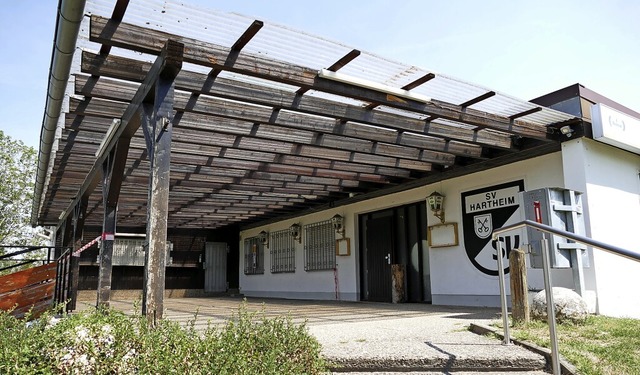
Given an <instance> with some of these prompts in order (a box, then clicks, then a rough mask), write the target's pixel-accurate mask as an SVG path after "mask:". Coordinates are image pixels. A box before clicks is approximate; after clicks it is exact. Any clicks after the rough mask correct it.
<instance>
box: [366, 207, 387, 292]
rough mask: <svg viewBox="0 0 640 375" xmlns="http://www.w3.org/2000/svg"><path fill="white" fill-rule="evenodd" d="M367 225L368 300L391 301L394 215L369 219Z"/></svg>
mask: <svg viewBox="0 0 640 375" xmlns="http://www.w3.org/2000/svg"><path fill="white" fill-rule="evenodd" d="M366 225H367V238H366V243H367V285H368V289H369V290H368V292H369V293H368V295H369V298H368V300H369V301H376V302H391V263H393V256H394V246H393V243H394V240H393V238H394V237H393V216H392V215H390V216H385V217H378V218H372V219H369V220H367V223H366ZM390 257H391V259H389V258H390Z"/></svg>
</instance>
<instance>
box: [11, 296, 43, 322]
mask: <svg viewBox="0 0 640 375" xmlns="http://www.w3.org/2000/svg"><path fill="white" fill-rule="evenodd" d="M52 306H53V298H47V299H44V300H41V301H38V302H36V303H34V304H33V305H30V306H23V307H18V308H17V309H15V310H13V313H12V315H13V316H15V317H16V318H23V317H24V316H25V315H26V314H27V313H29V314H30V317H31V318H32V319H35V318H38V317H39V316H40V315H42V313H44V312H45V311H47V310H48V309H50V308H51V307H52Z"/></svg>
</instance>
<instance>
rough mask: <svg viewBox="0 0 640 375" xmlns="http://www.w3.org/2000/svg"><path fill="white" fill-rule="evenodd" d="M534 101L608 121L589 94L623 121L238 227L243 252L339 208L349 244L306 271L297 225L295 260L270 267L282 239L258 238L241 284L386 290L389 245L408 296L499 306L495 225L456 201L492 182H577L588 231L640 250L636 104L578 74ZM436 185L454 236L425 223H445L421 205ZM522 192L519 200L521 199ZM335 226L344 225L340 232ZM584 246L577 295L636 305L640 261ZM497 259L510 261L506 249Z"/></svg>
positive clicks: (604, 305)
mask: <svg viewBox="0 0 640 375" xmlns="http://www.w3.org/2000/svg"><path fill="white" fill-rule="evenodd" d="M553 101H555V102H553ZM534 102H536V103H540V104H545V105H548V106H550V107H552V108H554V107H559V108H561V109H563V110H566V111H567V112H569V113H571V114H574V115H577V116H580V117H582V118H583V119H584V120H585V127H586V129H585V133H587V134H592V133H596V132H597V130H593V128H594V127H595V126H605V127H606V126H608V124H607V123H605V124H604V125H591V123H594V122H596V121H598V120H595V119H592V116H591V108H592V105H593V104H603V105H605V106H610V107H613V108H615V109H608V108H609V107H602V108H605V109H604V111H608V112H606V113H604V114H602V115H601V116H602V117H603V120H604V121H607V122H608V121H619V123H620V124H623V123H624V127H623V128H621V129H619V130H618V132H617V133H615V132H614V133H611V132H609V133H608V134H607V136H606V137H605V138H600V139H599V140H597V139H594V137H593V136H581V137H576V138H573V139H569V140H567V141H565V142H562V147H561V150H560V151H557V152H553V153H549V154H546V155H542V156H538V157H532V158H530V159H528V160H524V161H519V162H515V163H512V164H508V165H504V166H499V167H496V168H492V169H489V170H486V171H482V172H477V173H473V174H469V175H465V176H461V177H456V178H451V179H447V180H443V181H440V182H438V183H435V184H425V185H424V186H419V187H415V188H411V189H407V190H405V191H402V192H398V193H394V194H387V195H384V196H380V197H375V198H371V199H366V200H363V201H360V202H357V203H352V204H348V205H344V206H340V207H336V208H331V209H327V210H324V211H320V212H316V213H313V214H309V215H304V216H300V217H296V218H293V219H288V220H283V221H276V222H273V223H270V224H268V225H263V226H258V227H255V228H252V229H250V230H245V231H242V232H241V245H240V248H241V249H243V248H244V249H245V253H246V252H247V251H250V249H249V248H248V247H247V243H248V242H247V241H248V239H250V238H251V237H254V236H258V235H259V233H260V232H261V231H264V232H268V233H272V234H273V233H274V232H277V231H281V230H284V231H288V228H289V227H290V226H291V225H292V224H299V225H301V226H302V227H304V226H305V225H309V224H315V223H319V222H326V221H327V220H329V219H330V218H332V217H333V216H334V215H335V214H339V215H341V216H343V217H344V227H345V232H344V238H345V239H348V240H349V245H350V253H349V254H348V255H339V256H337V257H336V258H335V270H334V269H333V267H332V266H331V265H330V264H329V265H328V266H327V268H328V269H327V270H323V271H306V270H305V268H308V267H309V265H308V263H307V261H306V260H305V254H307V253H310V252H314V251H315V250H312V249H307V248H306V247H305V244H306V243H305V238H304V236H303V240H302V241H301V242H291V243H292V244H293V245H294V247H295V272H277V271H276V272H274V271H270V270H271V268H272V267H276V266H277V264H280V262H278V261H277V260H275V259H274V258H273V257H272V255H271V254H274V252H277V251H283V249H286V246H283V244H282V243H278V244H274V243H271V244H270V245H269V247H268V248H266V249H265V250H263V251H264V264H263V265H261V267H264V273H262V274H253V273H252V270H251V267H247V259H249V260H251V259H252V258H251V257H250V256H248V257H247V256H245V257H244V259H243V258H241V275H240V288H241V291H242V293H244V294H245V295H247V296H264V297H282V298H303V299H342V300H352V301H358V300H371V301H387V302H389V301H391V290H392V286H391V283H392V278H391V276H390V274H391V271H390V268H391V266H390V265H389V261H388V260H387V256H388V255H387V254H390V255H391V263H399V264H404V265H405V266H406V277H405V283H406V284H405V285H406V289H407V290H406V292H407V295H406V300H407V301H411V302H432V303H433V304H438V305H471V306H498V305H499V287H498V279H497V276H496V273H497V262H496V259H495V258H492V257H491V256H490V255H494V254H496V251H495V249H493V248H491V237H490V236H488V237H486V238H487V239H486V240H485V242H482V241H480V242H481V244H476V243H475V242H477V241H478V238H477V237H476V238H475V239H474V238H473V236H474V233H473V228H471V225H469V221H465V220H464V217H463V216H464V215H463V212H465V213H466V212H467V211H469V210H468V208H466V207H464V206H463V199H464V198H466V199H467V202H468V200H473V199H474V197H475V199H476V200H477V199H480V200H483V199H485V198H484V195H485V194H486V193H487V192H489V193H491V192H493V193H496V192H497V193H498V197H500V196H501V195H502V196H514V197H516V199H517V197H518V195H517V194H513V192H514V191H516V192H517V191H522V190H534V189H538V188H544V187H560V188H565V189H570V190H575V191H577V192H581V193H583V195H582V197H583V202H582V203H583V212H584V218H585V229H586V233H585V234H586V235H587V236H588V237H591V238H594V239H596V240H599V241H602V242H605V243H608V244H612V245H615V246H618V247H622V248H625V249H630V250H637V251H638V252H639V253H640V240H638V238H637V236H636V232H637V231H638V224H639V223H640V155H639V153H638V151H639V148H640V120H638V118H640V115H639V114H638V113H636V112H634V111H632V110H629V109H627V108H625V107H623V106H620V105H619V104H617V103H615V102H612V101H610V100H608V99H606V98H604V97H602V96H600V95H598V94H596V93H594V92H592V91H590V90H588V89H586V88H584V87H583V86H581V85H573V86H570V87H567V88H565V89H563V90H559V91H557V92H555V93H551V94H548V95H545V96H544V97H541V98H538V99H536V100H534ZM583 111H584V112H583ZM611 116H618V120H610V118H611ZM606 131H607V130H606V129H605V132H606ZM616 142H617V143H616ZM608 143H609V144H608ZM611 143H614V144H616V145H617V146H618V147H616V146H613V145H611ZM434 191H437V192H439V193H441V194H443V195H445V196H446V198H445V203H444V211H445V214H446V223H451V224H455V228H454V226H453V225H452V226H451V228H453V229H454V230H455V231H456V232H455V237H457V244H454V243H453V242H452V243H451V244H450V245H447V246H430V244H429V234H428V231H427V227H430V226H433V225H436V224H440V220H439V219H438V218H436V217H435V216H433V213H432V212H429V210H428V208H427V205H426V198H427V196H429V195H430V194H431V193H432V192H434ZM463 197H464V198H463ZM478 197H480V198H478ZM486 199H489V198H488V197H487V198H486ZM491 199H493V198H491ZM511 203H512V202H511ZM511 203H510V202H507V201H504V202H499V203H497V206H498V207H507V212H506V215H507V216H508V217H507V218H505V219H506V220H508V221H507V222H504V223H506V224H512V223H514V222H517V221H520V220H524V219H525V217H524V216H523V213H522V212H521V211H520V210H516V209H511V210H510V209H509V208H508V207H509V206H514V205H513V204H511ZM520 204H521V202H519V201H518V202H517V203H516V205H520ZM485 207H486V206H485ZM512 208H513V207H512ZM503 209H504V208H503ZM498 210H499V209H498ZM480 211H482V210H481V209H480V207H479V211H478V212H480ZM502 215H503V216H504V215H505V213H504V212H503V213H502ZM509 215H510V216H509ZM494 216H495V210H494ZM493 220H494V221H493V228H494V229H496V228H499V227H500V226H502V224H500V223H496V219H495V218H494V219H493ZM503 220H504V219H503ZM328 225H330V224H328ZM487 225H491V223H487ZM370 228H374V229H373V230H371V229H370ZM443 229H445V230H446V228H443ZM443 233H444V232H443ZM443 235H444V237H445V238H446V241H448V240H450V239H451V237H450V234H443ZM336 238H337V239H340V238H342V236H341V235H340V234H336ZM446 241H445V242H446ZM439 245H442V244H439ZM474 245H475V248H474ZM521 245H524V244H521ZM481 246H483V248H480V247H481ZM514 246H517V244H516V241H515V240H513V243H512V244H510V245H509V244H507V246H506V247H511V248H513V247H514ZM331 251H333V250H328V252H331ZM245 255H246V254H245ZM587 256H588V261H587V262H585V267H584V269H583V275H584V287H585V289H586V290H585V293H584V298H585V299H586V300H587V302H588V303H589V305H590V307H591V309H592V310H593V311H596V312H598V313H600V314H605V315H611V316H631V317H636V318H638V317H640V303H639V302H638V301H640V290H639V289H638V288H637V287H636V283H635V282H634V280H638V277H639V276H638V275H640V263H639V262H633V261H631V260H629V259H626V258H623V257H620V256H617V255H612V254H610V253H607V252H604V251H602V250H598V249H592V248H588V250H587ZM504 262H505V263H504V264H505V267H508V258H507V257H506V253H505V257H504ZM274 263H275V264H274ZM246 268H248V269H246ZM243 269H244V270H245V272H242V270H243ZM552 280H553V285H554V286H563V287H567V288H571V289H575V285H574V279H573V273H572V269H571V268H557V269H554V270H553V271H552ZM528 281H529V287H530V289H536V290H541V289H543V288H544V285H543V279H542V270H541V269H539V268H531V264H529V268H528ZM508 285H509V283H507V288H508Z"/></svg>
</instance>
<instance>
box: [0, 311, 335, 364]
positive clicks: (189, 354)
mask: <svg viewBox="0 0 640 375" xmlns="http://www.w3.org/2000/svg"><path fill="white" fill-rule="evenodd" d="M55 321H56V320H55V319H53V320H52V314H51V313H48V314H44V315H43V316H42V317H41V318H40V319H38V320H36V321H33V322H30V323H27V322H26V320H23V319H15V318H13V317H12V316H10V315H9V314H7V313H6V312H0V332H2V335H0V373H2V374H5V373H6V374H318V373H322V372H324V371H325V363H324V362H323V360H322V359H321V357H320V345H319V344H318V342H317V341H316V340H315V339H314V338H313V337H312V336H310V335H309V333H308V332H307V329H306V327H305V326H304V325H295V324H293V323H292V322H291V319H290V318H288V317H277V318H266V317H265V315H264V313H249V312H247V310H246V308H245V306H244V305H242V306H241V307H240V309H239V311H238V314H237V315H235V316H234V318H233V319H232V320H230V321H229V322H228V323H227V324H226V325H224V326H211V325H209V326H208V327H207V328H206V329H205V331H204V332H197V331H196V329H195V328H194V324H193V322H192V323H191V324H188V325H187V327H182V326H180V325H179V324H178V323H176V322H171V321H166V320H164V321H160V322H159V323H158V324H157V325H156V326H155V327H154V326H152V325H150V324H149V323H147V320H146V318H145V317H143V316H139V315H138V316H126V315H125V314H123V313H121V312H118V311H114V310H104V311H87V312H81V313H77V314H71V315H66V316H64V317H63V318H62V319H59V321H57V323H55ZM54 323H55V324H54Z"/></svg>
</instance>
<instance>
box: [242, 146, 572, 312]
mask: <svg viewBox="0 0 640 375" xmlns="http://www.w3.org/2000/svg"><path fill="white" fill-rule="evenodd" d="M562 161H563V160H562V155H561V153H560V152H557V153H554V154H550V155H545V156H542V157H538V158H534V159H531V160H527V161H523V162H519V163H515V164H512V165H507V166H502V167H498V168H494V169H492V170H488V171H484V172H480V173H475V174H471V175H468V176H464V177H459V178H455V179H451V180H447V181H443V182H441V183H437V184H433V185H429V186H424V187H420V188H416V189H412V190H409V191H405V192H401V193H397V194H392V195H389V196H385V197H380V198H375V199H371V200H368V201H364V202H359V203H355V204H352V205H349V206H345V207H338V208H336V209H332V210H327V211H324V212H321V213H316V214H312V215H307V216H302V217H300V218H297V219H296V220H288V221H284V222H279V223H277V224H273V225H269V226H265V227H261V228H255V229H252V230H248V231H244V232H242V233H241V243H240V245H241V247H240V248H241V252H242V249H243V246H242V239H244V238H247V237H251V236H255V235H256V234H257V233H258V232H260V231H261V230H266V231H268V232H270V231H276V230H281V229H285V228H288V227H289V226H290V225H291V224H293V223H295V222H297V223H299V224H301V225H305V224H309V223H313V222H318V221H323V220H328V219H329V218H331V217H332V216H333V215H334V214H336V213H339V214H341V215H343V216H344V217H345V222H346V236H347V237H349V238H350V239H351V255H350V256H348V257H337V262H338V282H339V293H340V299H342V300H359V299H360V295H359V266H358V248H359V247H358V246H359V244H358V241H357V239H358V233H357V228H356V226H357V215H358V214H362V213H366V212H371V211H377V210H381V209H385V208H389V207H396V206H399V205H403V204H409V203H414V202H417V201H422V200H424V199H425V198H426V197H427V196H428V195H429V194H430V193H431V192H433V191H438V192H440V193H442V194H444V195H445V196H446V199H445V211H446V220H447V222H457V223H458V226H459V228H458V232H459V233H458V235H459V241H460V243H459V245H458V246H451V247H445V248H432V249H429V250H428V251H429V259H430V274H431V288H432V296H433V303H434V304H446V305H474V306H499V288H498V278H497V276H490V275H486V274H484V273H482V272H480V271H479V270H478V269H476V268H475V267H474V265H473V264H472V263H471V262H470V261H469V259H468V256H467V254H466V251H465V248H464V238H463V235H462V234H463V228H462V203H461V193H463V192H465V191H470V190H474V189H478V188H484V187H489V186H493V185H497V184H501V183H505V182H512V181H516V180H524V184H525V189H526V190H531V189H537V188H541V187H563V183H564V181H563V168H562ZM427 220H428V224H429V225H433V224H437V223H439V220H438V219H437V218H435V217H434V216H432V215H431V213H428V216H427ZM296 251H297V252H296V264H297V266H296V272H295V273H294V274H271V273H270V271H269V267H270V264H269V253H268V250H267V251H265V263H266V264H265V273H264V275H244V273H243V269H244V266H243V259H242V256H241V260H240V287H241V292H242V293H244V294H245V295H247V296H269V297H284V298H310V299H335V281H334V273H333V271H314V272H305V271H304V260H303V255H302V254H303V245H301V244H297V248H296ZM506 261H507V260H506V258H505V262H506ZM552 275H553V281H554V285H556V286H565V287H568V288H572V287H573V279H572V273H571V270H570V269H560V270H553V272H552ZM528 279H529V285H530V286H531V287H532V288H537V289H542V288H543V282H542V271H541V270H538V269H529V277H528ZM506 284H507V286H508V285H509V279H508V276H507V280H506Z"/></svg>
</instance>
